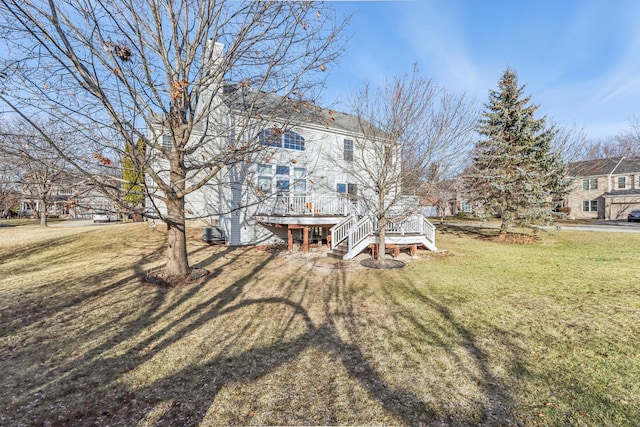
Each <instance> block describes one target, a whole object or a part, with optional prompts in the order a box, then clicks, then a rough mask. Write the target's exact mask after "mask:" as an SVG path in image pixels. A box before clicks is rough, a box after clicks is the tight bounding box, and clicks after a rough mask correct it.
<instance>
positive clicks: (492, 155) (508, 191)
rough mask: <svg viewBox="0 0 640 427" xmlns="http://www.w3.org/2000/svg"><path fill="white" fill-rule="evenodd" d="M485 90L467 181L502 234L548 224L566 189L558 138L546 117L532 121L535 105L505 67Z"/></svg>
mask: <svg viewBox="0 0 640 427" xmlns="http://www.w3.org/2000/svg"><path fill="white" fill-rule="evenodd" d="M498 88H499V90H497V91H495V90H491V91H489V102H488V103H487V104H486V105H485V111H484V112H483V114H482V116H481V118H480V121H479V123H478V132H479V133H480V135H481V137H482V138H481V139H480V140H479V141H478V142H477V143H476V146H475V148H474V152H473V169H472V173H471V175H470V177H469V181H470V184H471V188H473V194H474V195H475V198H476V201H477V202H478V206H479V213H480V214H481V215H482V216H486V217H489V216H496V215H498V216H500V217H501V218H502V225H501V227H500V233H501V234H504V233H506V232H507V231H508V230H509V228H510V227H512V226H514V225H517V226H528V225H533V224H540V223H548V222H549V221H551V219H552V217H551V215H550V214H551V209H552V203H553V199H554V198H558V197H561V196H562V195H564V194H566V192H567V190H568V183H567V181H566V178H565V166H564V164H563V163H562V161H561V159H560V155H559V153H557V152H555V151H554V150H553V149H552V142H553V139H554V137H555V135H556V130H555V129H554V128H553V127H546V119H545V118H544V117H542V118H539V119H536V118H535V116H534V114H535V112H536V111H537V109H538V106H537V105H530V101H531V97H529V96H524V95H523V92H524V88H525V86H524V85H523V86H518V78H517V74H516V73H515V71H513V70H511V69H509V68H507V69H506V70H505V72H504V74H503V75H502V77H501V78H500V81H499V82H498Z"/></svg>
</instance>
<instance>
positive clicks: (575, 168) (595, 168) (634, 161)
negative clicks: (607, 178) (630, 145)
mask: <svg viewBox="0 0 640 427" xmlns="http://www.w3.org/2000/svg"><path fill="white" fill-rule="evenodd" d="M621 159H622V158H621V157H615V158H611V159H597V160H587V161H583V162H574V163H569V175H570V176H595V175H609V174H610V173H614V174H615V175H622V174H629V173H638V172H640V158H638V157H631V158H628V159H627V158H624V159H622V161H621ZM618 162H619V163H620V164H618ZM616 165H617V167H616ZM614 169H615V170H614Z"/></svg>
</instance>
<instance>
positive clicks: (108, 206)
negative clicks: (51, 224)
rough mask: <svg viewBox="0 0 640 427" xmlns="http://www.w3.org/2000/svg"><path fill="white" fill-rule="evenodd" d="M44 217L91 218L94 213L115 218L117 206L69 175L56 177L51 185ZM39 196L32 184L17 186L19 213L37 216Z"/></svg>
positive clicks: (83, 181) (90, 186) (86, 183)
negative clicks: (99, 212)
mask: <svg viewBox="0 0 640 427" xmlns="http://www.w3.org/2000/svg"><path fill="white" fill-rule="evenodd" d="M45 197H46V205H47V212H46V213H47V215H50V216H61V217H69V218H84V219H88V218H91V216H92V215H93V213H94V212H96V211H105V212H109V213H111V214H113V215H115V214H116V213H117V212H118V209H117V207H116V203H115V202H114V201H113V200H112V199H110V198H109V197H107V196H105V195H104V194H103V193H102V192H100V191H98V190H97V189H95V188H94V185H92V184H91V183H90V182H87V181H86V180H83V179H79V178H74V177H72V176H70V175H69V176H64V177H58V179H57V180H56V181H55V182H52V183H50V185H49V189H48V191H47V194H46V196H45ZM41 199H42V196H41V195H39V194H38V192H37V188H36V187H34V186H33V185H20V196H19V199H18V206H19V214H20V215H22V216H36V215H39V213H40V212H41V206H40V204H41V203H42V200H41Z"/></svg>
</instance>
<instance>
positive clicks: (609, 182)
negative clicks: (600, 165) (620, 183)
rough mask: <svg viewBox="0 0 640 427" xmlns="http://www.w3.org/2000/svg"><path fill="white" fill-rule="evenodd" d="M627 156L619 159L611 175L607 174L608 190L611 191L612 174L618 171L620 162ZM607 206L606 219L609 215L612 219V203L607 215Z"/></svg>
mask: <svg viewBox="0 0 640 427" xmlns="http://www.w3.org/2000/svg"><path fill="white" fill-rule="evenodd" d="M624 157H625V156H622V157H621V158H620V160H618V163H616V165H615V166H614V167H613V169H611V172H609V175H608V176H607V192H608V193H610V192H611V176H612V175H613V173H614V172H615V171H616V169H618V166H620V163H622V161H623V160H624ZM605 200H606V199H605ZM606 208H607V206H605V219H607V216H608V217H609V219H611V205H609V206H608V208H609V209H608V210H609V212H608V215H606Z"/></svg>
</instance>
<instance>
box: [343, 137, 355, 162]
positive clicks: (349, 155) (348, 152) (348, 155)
mask: <svg viewBox="0 0 640 427" xmlns="http://www.w3.org/2000/svg"><path fill="white" fill-rule="evenodd" d="M343 158H344V160H346V161H348V162H352V161H353V140H351V139H345V140H344V157H343Z"/></svg>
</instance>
